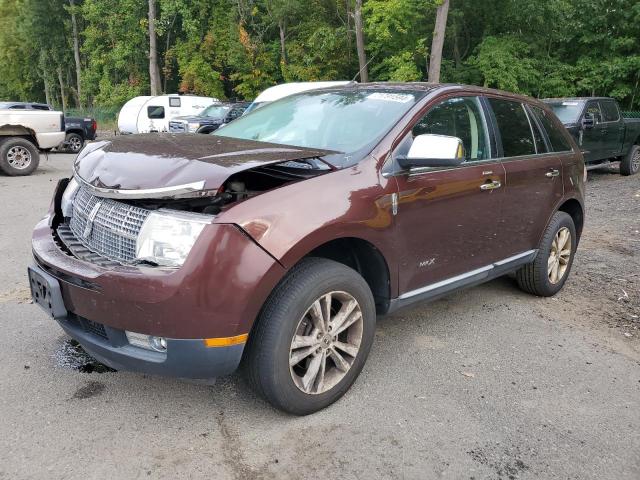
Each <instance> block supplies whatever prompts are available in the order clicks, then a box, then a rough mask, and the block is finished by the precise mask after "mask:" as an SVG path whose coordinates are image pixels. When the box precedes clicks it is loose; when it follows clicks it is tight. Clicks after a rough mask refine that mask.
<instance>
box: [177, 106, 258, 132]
mask: <svg viewBox="0 0 640 480" xmlns="http://www.w3.org/2000/svg"><path fill="white" fill-rule="evenodd" d="M248 106H249V103H247V102H220V103H214V104H212V105H209V106H208V107H207V108H205V109H204V110H202V111H201V112H200V113H198V114H197V115H187V116H184V117H175V118H174V119H173V120H171V121H170V122H169V131H170V132H171V133H187V132H188V133H212V132H215V131H216V130H217V129H218V128H220V126H221V125H226V124H227V123H229V122H231V121H233V120H235V119H236V118H238V117H241V116H242V113H243V112H244V111H245V110H246V108H247V107H248Z"/></svg>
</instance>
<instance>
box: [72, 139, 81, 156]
mask: <svg viewBox="0 0 640 480" xmlns="http://www.w3.org/2000/svg"><path fill="white" fill-rule="evenodd" d="M69 147H70V148H71V151H72V152H74V153H75V152H79V151H80V149H81V148H82V141H81V140H80V138H78V137H71V138H70V139H69Z"/></svg>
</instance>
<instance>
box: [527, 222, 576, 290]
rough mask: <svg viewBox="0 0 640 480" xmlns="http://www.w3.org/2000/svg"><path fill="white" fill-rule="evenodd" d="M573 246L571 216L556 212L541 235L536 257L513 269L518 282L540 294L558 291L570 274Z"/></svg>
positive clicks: (574, 240)
mask: <svg viewBox="0 0 640 480" xmlns="http://www.w3.org/2000/svg"><path fill="white" fill-rule="evenodd" d="M576 246H577V237H576V227H575V224H574V223H573V218H571V215H569V214H568V213H565V212H556V213H555V214H554V215H553V217H552V218H551V222H549V225H548V226H547V228H546V230H545V232H544V235H543V236H542V240H541V241H540V245H539V248H538V255H536V258H535V260H534V261H533V262H531V263H528V264H527V265H525V266H523V267H522V268H520V270H518V271H517V272H516V280H517V282H518V286H519V287H520V288H521V289H522V290H524V291H525V292H527V293H531V294H533V295H537V296H539V297H551V296H553V295H555V294H556V293H558V292H559V291H560V290H561V289H562V287H563V286H564V283H565V282H566V281H567V278H568V277H569V272H570V271H571V265H572V264H573V258H574V256H575V253H576Z"/></svg>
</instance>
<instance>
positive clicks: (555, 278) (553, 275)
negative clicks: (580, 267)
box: [551, 262, 558, 283]
mask: <svg viewBox="0 0 640 480" xmlns="http://www.w3.org/2000/svg"><path fill="white" fill-rule="evenodd" d="M551 281H552V282H553V283H556V282H557V281H558V262H556V263H554V264H553V269H552V270H551Z"/></svg>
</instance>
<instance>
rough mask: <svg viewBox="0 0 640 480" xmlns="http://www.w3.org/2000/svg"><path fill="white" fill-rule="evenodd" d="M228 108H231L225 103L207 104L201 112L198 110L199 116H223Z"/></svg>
mask: <svg viewBox="0 0 640 480" xmlns="http://www.w3.org/2000/svg"><path fill="white" fill-rule="evenodd" d="M229 110H231V107H229V106H227V105H209V106H208V107H207V108H205V109H204V110H203V111H202V112H200V116H201V117H210V118H224V117H225V116H226V115H227V113H228V112H229Z"/></svg>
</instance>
